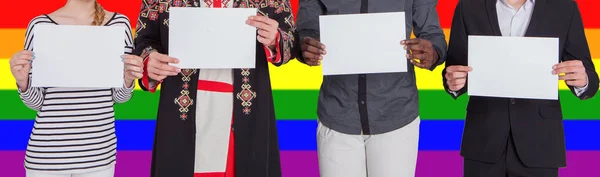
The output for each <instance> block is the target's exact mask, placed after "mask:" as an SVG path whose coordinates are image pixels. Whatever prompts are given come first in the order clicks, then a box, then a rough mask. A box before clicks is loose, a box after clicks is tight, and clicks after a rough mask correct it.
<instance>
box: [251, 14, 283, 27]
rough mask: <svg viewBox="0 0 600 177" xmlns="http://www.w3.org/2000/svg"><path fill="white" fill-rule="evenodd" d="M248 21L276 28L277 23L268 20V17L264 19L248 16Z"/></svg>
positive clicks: (263, 17) (262, 17)
mask: <svg viewBox="0 0 600 177" xmlns="http://www.w3.org/2000/svg"><path fill="white" fill-rule="evenodd" d="M248 20H250V21H257V22H261V23H264V24H267V25H269V26H276V25H277V21H275V20H273V19H271V18H269V17H265V16H250V17H249V18H248Z"/></svg>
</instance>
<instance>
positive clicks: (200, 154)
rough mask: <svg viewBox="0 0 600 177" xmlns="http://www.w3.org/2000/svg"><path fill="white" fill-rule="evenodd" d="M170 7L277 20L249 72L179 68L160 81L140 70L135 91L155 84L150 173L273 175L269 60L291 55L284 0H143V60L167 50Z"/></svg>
mask: <svg viewBox="0 0 600 177" xmlns="http://www.w3.org/2000/svg"><path fill="white" fill-rule="evenodd" d="M169 7H209V8H227V7H235V8H258V11H259V15H263V16H268V17H270V18H271V19H274V20H276V21H278V22H279V30H278V31H279V34H278V37H277V45H276V47H275V49H273V50H270V49H268V48H266V47H264V46H263V45H262V44H260V43H259V42H258V41H257V43H256V45H257V52H256V68H255V69H213V70H204V69H203V70H199V69H184V70H182V72H181V73H180V74H179V75H177V76H173V77H167V78H166V79H164V80H163V81H162V82H156V81H153V80H151V79H149V78H148V74H147V72H144V77H143V78H142V79H140V80H139V83H140V85H141V87H142V89H144V90H146V91H150V92H154V91H155V90H156V88H157V86H158V85H159V84H161V91H160V102H159V107H158V116H157V121H156V133H155V140H154V147H153V151H152V167H151V170H152V171H151V176H153V177H193V176H195V177H199V176H201V177H225V176H226V177H234V176H235V177H280V176H281V167H280V160H279V146H278V143H277V131H276V128H275V113H274V109H273V101H272V93H271V85H270V80H269V70H268V63H269V62H270V63H272V64H274V65H276V66H280V65H282V64H285V63H287V62H288V61H289V60H290V59H292V58H294V57H295V56H293V55H294V54H295V53H296V52H294V50H295V47H296V46H294V40H295V39H296V36H295V33H294V32H295V24H294V21H293V20H294V18H293V15H292V12H291V7H290V4H289V1H287V0H143V3H142V8H141V12H140V16H139V19H138V26H137V30H136V32H137V34H136V37H135V45H136V50H135V52H134V53H135V54H137V55H140V56H142V57H143V58H145V62H146V63H147V57H148V54H149V53H150V52H152V51H158V52H159V53H162V54H168V40H169V39H168V28H169V26H168V25H169ZM215 18H218V17H215ZM190 32H193V31H190ZM225 47H226V46H225ZM231 50H232V52H235V48H232V49H231ZM199 52H210V51H199ZM232 116H233V118H232ZM223 127H226V128H223Z"/></svg>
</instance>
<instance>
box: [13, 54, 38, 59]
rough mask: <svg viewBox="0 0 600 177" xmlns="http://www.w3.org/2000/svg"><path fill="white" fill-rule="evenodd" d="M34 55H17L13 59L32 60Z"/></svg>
mask: <svg viewBox="0 0 600 177" xmlns="http://www.w3.org/2000/svg"><path fill="white" fill-rule="evenodd" d="M34 58H35V56H32V55H19V56H18V57H16V58H15V60H33V59H34Z"/></svg>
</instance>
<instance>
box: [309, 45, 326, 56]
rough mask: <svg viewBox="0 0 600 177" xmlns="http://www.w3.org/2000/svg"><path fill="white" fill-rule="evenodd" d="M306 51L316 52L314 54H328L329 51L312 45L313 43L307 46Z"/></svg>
mask: <svg viewBox="0 0 600 177" xmlns="http://www.w3.org/2000/svg"><path fill="white" fill-rule="evenodd" d="M305 51H308V52H310V53H314V54H321V55H325V54H327V52H326V51H325V50H323V49H320V48H318V47H315V46H312V45H309V46H307V47H306V49H305Z"/></svg>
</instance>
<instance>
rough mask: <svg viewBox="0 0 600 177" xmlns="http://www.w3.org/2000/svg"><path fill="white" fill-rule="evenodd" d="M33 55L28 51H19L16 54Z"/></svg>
mask: <svg viewBox="0 0 600 177" xmlns="http://www.w3.org/2000/svg"><path fill="white" fill-rule="evenodd" d="M34 54H35V53H34V52H32V51H30V50H21V51H20V52H18V53H17V55H30V56H32V55H34Z"/></svg>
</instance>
